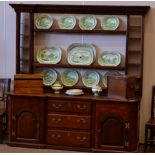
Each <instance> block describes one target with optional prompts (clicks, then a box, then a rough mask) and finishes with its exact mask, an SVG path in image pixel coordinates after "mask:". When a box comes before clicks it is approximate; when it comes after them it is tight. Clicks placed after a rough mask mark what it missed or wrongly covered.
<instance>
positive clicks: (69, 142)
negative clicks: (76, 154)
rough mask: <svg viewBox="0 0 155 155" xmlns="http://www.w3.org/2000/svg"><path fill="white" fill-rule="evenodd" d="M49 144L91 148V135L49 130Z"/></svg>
mask: <svg viewBox="0 0 155 155" xmlns="http://www.w3.org/2000/svg"><path fill="white" fill-rule="evenodd" d="M47 143H48V144H53V145H64V146H79V147H90V133H89V132H76V131H74V132H73V131H62V130H48V134H47Z"/></svg>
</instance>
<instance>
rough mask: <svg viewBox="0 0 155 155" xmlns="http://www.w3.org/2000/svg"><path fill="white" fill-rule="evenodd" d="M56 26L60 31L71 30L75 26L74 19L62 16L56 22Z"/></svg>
mask: <svg viewBox="0 0 155 155" xmlns="http://www.w3.org/2000/svg"><path fill="white" fill-rule="evenodd" d="M58 25H59V28H60V29H68V30H71V29H73V28H74V27H75V25H76V18H75V17H74V16H63V17H61V18H60V20H59V21H58Z"/></svg>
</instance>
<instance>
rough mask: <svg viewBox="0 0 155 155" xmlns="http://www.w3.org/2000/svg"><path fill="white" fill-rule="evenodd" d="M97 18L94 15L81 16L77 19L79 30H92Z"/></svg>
mask: <svg viewBox="0 0 155 155" xmlns="http://www.w3.org/2000/svg"><path fill="white" fill-rule="evenodd" d="M96 24H97V20H96V17H95V16H83V17H82V18H81V19H80V21H79V27H80V29H81V30H93V29H94V28H95V27H96Z"/></svg>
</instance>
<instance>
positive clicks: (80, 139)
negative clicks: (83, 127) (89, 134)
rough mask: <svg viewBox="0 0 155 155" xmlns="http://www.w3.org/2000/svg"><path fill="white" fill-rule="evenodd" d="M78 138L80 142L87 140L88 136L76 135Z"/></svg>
mask: <svg viewBox="0 0 155 155" xmlns="http://www.w3.org/2000/svg"><path fill="white" fill-rule="evenodd" d="M76 139H77V140H79V141H80V142H84V141H86V139H87V138H86V137H80V136H78V137H76Z"/></svg>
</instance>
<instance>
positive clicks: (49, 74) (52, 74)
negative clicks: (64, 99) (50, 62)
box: [42, 69, 57, 86]
mask: <svg viewBox="0 0 155 155" xmlns="http://www.w3.org/2000/svg"><path fill="white" fill-rule="evenodd" d="M42 75H43V84H44V85H45V86H50V85H52V84H53V83H54V82H55V81H56V80H57V73H56V71H55V70H54V69H47V70H44V71H43V72H42Z"/></svg>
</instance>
